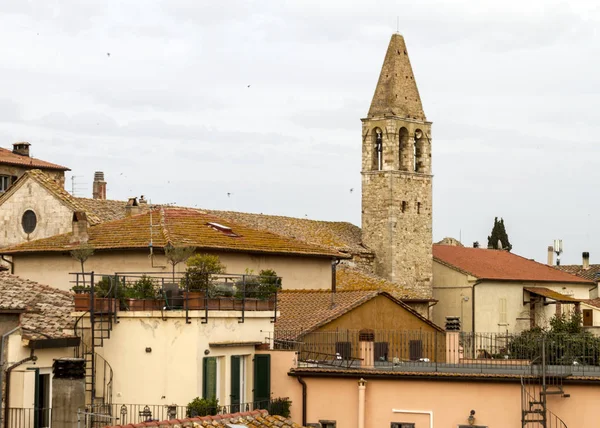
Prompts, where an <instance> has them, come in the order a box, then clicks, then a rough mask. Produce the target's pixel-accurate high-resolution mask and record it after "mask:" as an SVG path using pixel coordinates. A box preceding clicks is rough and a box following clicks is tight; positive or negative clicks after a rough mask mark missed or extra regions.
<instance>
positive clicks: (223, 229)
mask: <svg viewBox="0 0 600 428" xmlns="http://www.w3.org/2000/svg"><path fill="white" fill-rule="evenodd" d="M206 224H207V225H208V226H210V227H211V228H213V229H214V230H218V231H219V232H222V233H223V234H224V235H227V236H230V237H232V238H236V237H238V236H240V235H238V234H237V233H235V232H234V231H233V229H231V227H229V226H224V225H222V224H220V223H215V222H208V223H206Z"/></svg>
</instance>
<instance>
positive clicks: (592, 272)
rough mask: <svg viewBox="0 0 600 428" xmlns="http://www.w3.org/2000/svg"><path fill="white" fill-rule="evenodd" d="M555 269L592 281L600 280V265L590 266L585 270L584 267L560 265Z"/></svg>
mask: <svg viewBox="0 0 600 428" xmlns="http://www.w3.org/2000/svg"><path fill="white" fill-rule="evenodd" d="M553 267H554V268H555V269H558V270H562V271H563V272H567V273H570V274H572V275H577V276H579V277H581V278H585V279H589V280H590V281H598V280H600V265H589V267H588V268H587V269H585V268H584V267H583V266H582V265H560V266H553Z"/></svg>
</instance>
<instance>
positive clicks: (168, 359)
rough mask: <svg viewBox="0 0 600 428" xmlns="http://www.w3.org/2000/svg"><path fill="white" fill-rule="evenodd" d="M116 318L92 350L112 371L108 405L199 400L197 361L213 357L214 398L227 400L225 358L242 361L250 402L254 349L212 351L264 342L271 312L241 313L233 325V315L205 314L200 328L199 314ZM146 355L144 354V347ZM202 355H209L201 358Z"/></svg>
mask: <svg viewBox="0 0 600 428" xmlns="http://www.w3.org/2000/svg"><path fill="white" fill-rule="evenodd" d="M182 313H183V311H177V313H176V312H165V314H164V315H165V317H166V320H163V319H161V316H160V312H155V313H143V312H137V313H127V312H125V313H120V317H119V323H118V324H116V325H114V327H113V330H112V332H111V337H110V339H108V340H105V342H104V346H103V347H101V348H96V352H98V354H100V355H102V356H103V357H104V359H105V360H106V361H107V362H108V363H109V364H110V366H111V367H112V370H113V379H114V386H113V392H114V394H113V402H115V403H128V404H177V405H180V406H185V405H187V403H189V402H190V401H191V400H192V399H193V398H195V397H197V396H200V397H201V396H202V359H203V358H204V357H206V356H208V357H218V358H219V360H218V373H219V375H218V384H219V387H218V393H217V394H218V398H219V403H220V404H229V401H230V397H229V395H230V391H231V385H230V373H231V367H230V365H231V361H230V356H232V355H241V356H244V357H245V367H246V376H245V379H246V382H245V396H244V397H243V398H242V399H243V400H244V401H245V402H248V401H252V400H253V396H252V388H253V362H252V356H253V355H254V346H253V345H252V346H250V345H246V346H231V347H215V346H212V347H211V346H210V345H209V344H210V343H215V342H229V343H235V342H237V343H239V342H264V341H265V337H266V336H267V335H268V333H266V332H268V331H271V330H272V328H273V324H272V323H271V316H272V313H269V312H254V313H250V312H246V316H245V321H244V322H243V323H240V322H238V320H239V316H240V313H239V312H236V311H219V312H217V311H211V312H210V316H209V318H208V323H206V324H203V323H202V319H201V316H204V312H203V311H190V315H191V323H190V324H186V322H185V317H184V316H182ZM148 347H149V348H151V349H152V351H151V352H146V348H148ZM206 350H208V351H209V354H205V351H206Z"/></svg>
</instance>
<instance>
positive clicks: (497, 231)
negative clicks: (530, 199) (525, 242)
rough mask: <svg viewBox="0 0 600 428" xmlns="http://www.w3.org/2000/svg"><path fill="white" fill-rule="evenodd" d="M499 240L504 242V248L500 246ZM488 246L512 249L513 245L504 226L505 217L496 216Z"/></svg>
mask: <svg viewBox="0 0 600 428" xmlns="http://www.w3.org/2000/svg"><path fill="white" fill-rule="evenodd" d="M498 241H500V243H501V244H502V248H498ZM488 248H493V249H496V250H507V251H510V250H512V245H511V243H510V241H509V240H508V235H507V233H506V228H505V227H504V219H502V218H500V220H498V217H495V218H494V227H493V228H492V234H491V235H490V236H488Z"/></svg>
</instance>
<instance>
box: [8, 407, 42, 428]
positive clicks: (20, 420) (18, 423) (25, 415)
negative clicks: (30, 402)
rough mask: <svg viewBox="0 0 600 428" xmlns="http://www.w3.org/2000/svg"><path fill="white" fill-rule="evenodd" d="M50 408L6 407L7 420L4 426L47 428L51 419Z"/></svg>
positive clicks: (10, 427)
mask: <svg viewBox="0 0 600 428" xmlns="http://www.w3.org/2000/svg"><path fill="white" fill-rule="evenodd" d="M51 416H52V409H50V408H37V409H36V408H17V407H11V408H9V409H8V420H7V421H6V426H5V428H48V427H50V423H51V420H52V417H51Z"/></svg>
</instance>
